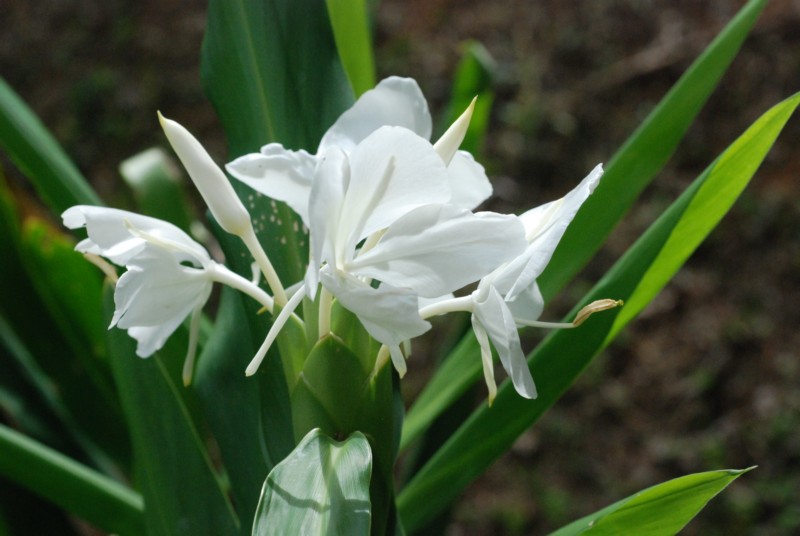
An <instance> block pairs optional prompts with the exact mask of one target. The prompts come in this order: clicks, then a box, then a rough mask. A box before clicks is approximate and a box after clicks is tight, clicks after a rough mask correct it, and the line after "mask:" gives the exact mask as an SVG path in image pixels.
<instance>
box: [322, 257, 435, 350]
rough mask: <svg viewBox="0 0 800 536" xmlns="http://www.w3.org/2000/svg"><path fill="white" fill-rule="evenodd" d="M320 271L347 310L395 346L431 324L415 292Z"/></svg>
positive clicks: (325, 284)
mask: <svg viewBox="0 0 800 536" xmlns="http://www.w3.org/2000/svg"><path fill="white" fill-rule="evenodd" d="M327 268H328V267H327V266H326V267H325V269H323V270H322V271H321V272H320V281H321V282H322V284H323V285H324V286H325V288H327V289H328V290H329V291H330V292H331V294H333V295H334V296H336V299H337V300H339V303H341V304H342V306H343V307H344V308H345V309H348V310H349V311H351V312H353V313H354V314H355V315H356V316H357V317H358V319H359V320H360V321H361V323H362V324H363V325H364V328H365V329H366V330H367V332H368V333H369V334H370V335H371V336H372V337H373V338H374V339H375V340H377V341H378V342H381V343H383V344H385V345H387V346H388V347H389V348H390V349H391V348H392V347H395V348H399V346H400V345H401V344H402V343H403V341H404V340H406V339H411V338H414V337H417V336H419V335H422V334H423V333H425V332H426V331H428V330H429V329H430V327H431V325H430V323H429V322H426V321H425V320H422V318H420V316H419V310H418V309H417V296H416V295H414V294H412V293H411V292H409V291H407V290H404V289H399V288H394V287H391V286H390V285H381V286H380V287H379V288H372V287H370V286H369V285H367V284H366V283H364V282H362V281H359V280H358V279H356V278H354V277H352V276H350V275H348V274H343V273H341V272H340V273H337V274H333V273H331V271H330V270H328V269H327Z"/></svg>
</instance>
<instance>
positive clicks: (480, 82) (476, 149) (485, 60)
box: [441, 41, 496, 157]
mask: <svg viewBox="0 0 800 536" xmlns="http://www.w3.org/2000/svg"><path fill="white" fill-rule="evenodd" d="M462 48H463V52H462V54H461V59H460V60H459V62H458V67H456V72H455V75H454V79H453V90H452V93H451V95H450V103H449V104H448V105H447V112H446V113H445V118H446V119H445V120H444V121H442V124H441V127H442V128H443V129H444V128H447V127H449V126H450V125H451V124H452V123H453V122H454V121H455V120H456V119H458V117H459V116H460V115H461V114H462V113H464V110H466V109H467V106H469V103H470V102H472V99H473V98H475V97H477V100H476V101H475V109H474V110H473V112H472V119H471V120H470V122H469V126H468V127H467V133H466V135H465V136H464V141H462V142H461V147H460V148H461V149H462V150H464V151H469V152H470V153H472V154H473V155H476V157H477V156H478V155H479V154H480V152H481V151H480V148H481V144H482V143H483V139H484V137H485V136H486V130H487V129H488V128H489V116H490V114H491V111H492V105H493V104H494V90H493V83H494V78H495V70H496V65H495V61H494V58H492V56H491V54H489V51H488V50H486V47H484V46H483V45H482V44H481V43H479V42H477V41H467V42H466V43H464V44H463V45H462Z"/></svg>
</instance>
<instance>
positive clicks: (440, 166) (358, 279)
mask: <svg viewBox="0 0 800 536" xmlns="http://www.w3.org/2000/svg"><path fill="white" fill-rule="evenodd" d="M451 197H452V192H451V190H450V186H449V180H448V176H447V170H446V167H445V164H444V161H443V160H442V158H441V157H440V156H439V155H438V154H437V152H436V151H435V150H434V148H433V146H431V144H430V143H429V142H428V141H426V140H425V139H423V138H421V137H419V136H417V135H416V134H414V133H413V132H411V131H410V130H408V129H405V128H402V127H381V128H380V129H378V130H376V131H375V132H373V133H372V134H370V135H369V136H367V137H366V138H365V139H364V140H363V141H361V143H359V144H358V145H357V146H356V147H355V148H354V149H353V150H352V151H351V152H350V153H349V154H347V153H345V152H344V151H343V150H341V149H338V148H331V149H329V150H328V151H327V152H326V154H325V157H324V158H323V159H322V161H321V163H320V165H319V167H318V169H317V175H316V177H315V179H314V181H313V185H312V188H311V192H310V202H309V209H308V214H309V219H310V222H309V224H310V237H311V254H310V257H311V261H310V265H309V268H308V271H307V276H306V294H307V295H308V296H309V297H311V298H312V299H313V298H314V297H315V295H316V290H317V285H318V283H322V286H323V290H322V293H321V298H320V323H319V326H320V336H323V335H326V334H327V333H328V332H329V330H330V323H329V318H328V315H329V314H330V307H329V302H330V295H333V296H335V297H336V298H337V299H338V300H339V302H340V303H341V304H342V305H343V306H344V307H345V308H347V309H349V310H350V311H352V312H353V313H355V314H356V316H357V317H358V318H359V320H360V321H361V323H362V324H363V325H364V327H365V329H366V330H367V332H369V334H370V335H371V336H372V337H373V338H375V339H376V340H377V341H379V342H381V343H383V344H385V345H386V346H387V347H388V348H389V352H390V355H391V357H392V361H393V363H394V364H395V367H396V368H397V369H398V371H399V372H400V373H401V374H402V373H404V371H405V361H404V358H403V355H402V352H401V350H400V346H401V344H402V342H403V341H405V340H408V339H411V338H413V337H416V336H418V335H421V334H422V333H424V332H425V331H427V330H428V329H429V328H430V324H429V323H428V322H426V321H424V320H423V319H422V318H420V316H419V305H418V298H419V297H423V298H433V297H437V296H441V295H443V294H446V293H449V292H452V291H453V290H456V289H458V288H461V287H463V286H464V285H466V284H469V283H472V282H474V281H477V280H478V279H480V278H481V277H482V276H484V275H486V274H487V273H489V272H490V271H492V270H493V269H494V268H495V267H496V266H498V264H500V263H502V262H505V261H507V260H510V259H512V258H514V257H515V256H517V255H519V254H520V253H521V252H522V251H523V250H524V248H525V246H526V242H525V239H524V228H523V226H522V225H521V223H520V221H519V220H518V219H517V218H516V217H515V216H506V215H501V214H494V213H479V214H473V213H472V212H470V211H469V210H466V209H464V208H460V207H457V206H454V205H449V204H446V203H447V202H448V201H449V200H450V199H451ZM373 281H376V282H379V283H380V284H379V285H378V286H377V287H376V286H375V285H373V284H372V283H373ZM275 329H280V326H279V325H278V323H277V322H276V323H275V324H274V325H273V330H275ZM260 353H261V352H260Z"/></svg>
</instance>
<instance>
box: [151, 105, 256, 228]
mask: <svg viewBox="0 0 800 536" xmlns="http://www.w3.org/2000/svg"><path fill="white" fill-rule="evenodd" d="M158 120H159V122H160V123H161V128H163V129H164V133H165V134H166V135H167V139H168V140H169V143H170V145H172V148H173V149H174V150H175V153H176V154H177V155H178V158H179V159H180V161H181V163H182V164H183V167H185V168H186V171H187V172H188V173H189V176H190V177H191V178H192V182H194V185H195V186H196V187H197V189H198V190H199V191H200V195H202V196H203V199H204V200H205V202H206V204H207V205H208V208H209V209H210V210H211V214H213V215H214V218H215V219H216V220H217V222H219V224H220V226H221V227H222V228H223V229H225V230H226V231H227V232H229V233H231V234H233V235H236V236H242V235H244V234H245V233H247V232H248V230H249V229H250V228H252V224H251V222H250V214H249V213H248V212H247V209H246V208H244V205H243V204H242V201H241V200H240V199H239V197H238V196H237V195H236V192H234V191H233V187H232V186H231V183H230V182H228V179H227V177H225V174H224V173H223V172H222V170H221V169H220V168H219V167H218V166H217V165H216V164H215V163H214V161H213V160H212V159H211V156H209V154H208V153H207V152H206V150H205V149H203V146H202V145H200V142H199V141H197V140H196V139H195V137H194V136H192V135H191V133H190V132H189V131H188V130H186V129H185V128H184V127H183V126H181V125H180V124H179V123H177V122H175V121H172V120H171V119H167V118H166V117H164V116H163V115H161V112H159V113H158Z"/></svg>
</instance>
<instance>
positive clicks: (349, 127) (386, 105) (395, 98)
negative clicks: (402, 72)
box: [317, 76, 431, 154]
mask: <svg viewBox="0 0 800 536" xmlns="http://www.w3.org/2000/svg"><path fill="white" fill-rule="evenodd" d="M382 126H398V127H405V128H407V129H409V130H411V131H413V132H415V133H416V134H417V135H419V136H422V137H423V138H425V139H430V137H431V115H430V112H429V111H428V103H427V102H425V97H424V96H423V95H422V91H421V90H420V89H419V86H418V85H417V83H416V82H415V81H414V80H412V79H411V78H399V77H396V76H392V77H389V78H386V79H384V80H382V81H381V82H380V83H379V84H378V85H377V86H375V88H374V89H371V90H369V91H367V92H366V93H364V94H363V95H361V97H360V98H359V99H358V100H357V101H356V103H355V104H353V106H352V107H351V108H350V109H349V110H347V111H346V112H344V113H343V114H342V115H341V116H340V117H339V119H337V120H336V122H335V123H334V124H333V126H331V128H330V129H328V131H327V132H326V133H325V135H324V136H323V137H322V141H320V144H319V148H318V149H317V154H321V153H323V152H324V151H326V150H327V149H329V148H330V147H339V148H341V149H343V150H344V151H345V152H347V153H349V152H350V151H352V150H353V149H354V148H355V146H356V145H358V144H359V143H361V141H362V140H363V139H364V138H366V137H367V136H369V135H370V134H372V132H374V131H375V130H377V129H378V128H380V127H382Z"/></svg>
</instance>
